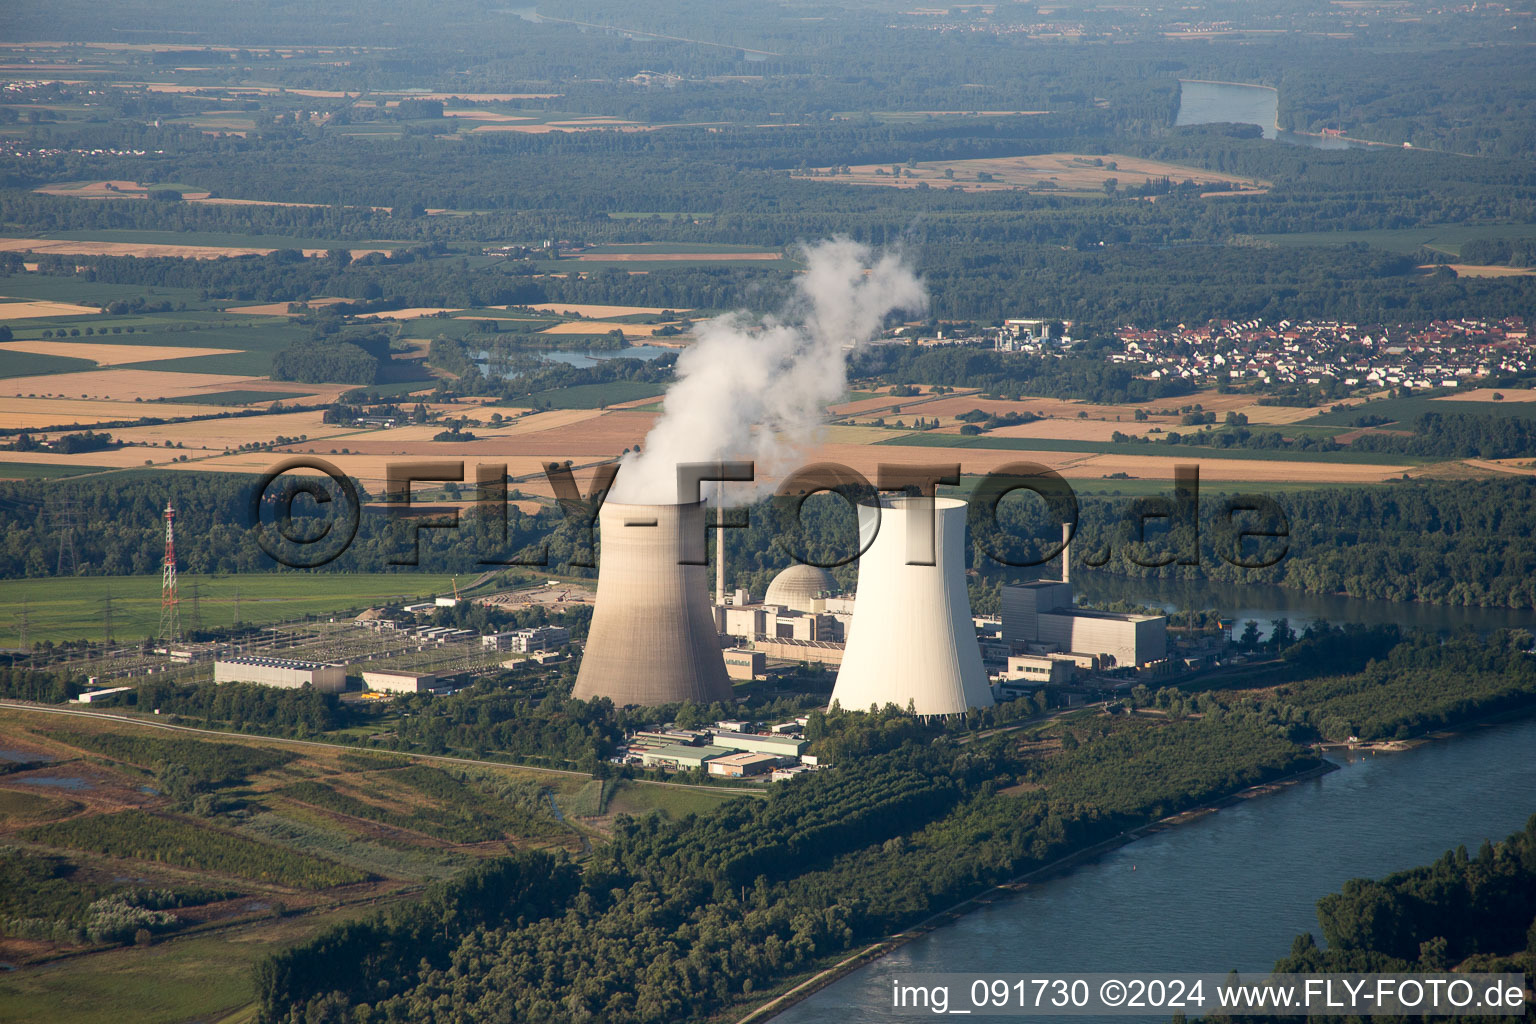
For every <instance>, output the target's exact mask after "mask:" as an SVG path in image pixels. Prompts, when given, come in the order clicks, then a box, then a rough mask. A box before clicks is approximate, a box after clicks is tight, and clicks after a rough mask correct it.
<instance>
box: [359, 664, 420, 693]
mask: <svg viewBox="0 0 1536 1024" xmlns="http://www.w3.org/2000/svg"><path fill="white" fill-rule="evenodd" d="M363 685H364V686H366V687H368V689H370V690H375V691H379V692H384V693H425V692H427V691H428V690H430V689H432V688H433V687H434V686H436V685H437V676H436V674H435V673H432V672H396V671H386V670H384V669H367V670H364V672H363Z"/></svg>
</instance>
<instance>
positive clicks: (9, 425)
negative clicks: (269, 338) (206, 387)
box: [0, 398, 229, 430]
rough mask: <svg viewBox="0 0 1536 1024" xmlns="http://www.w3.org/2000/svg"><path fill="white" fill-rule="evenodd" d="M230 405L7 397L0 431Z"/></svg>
mask: <svg viewBox="0 0 1536 1024" xmlns="http://www.w3.org/2000/svg"><path fill="white" fill-rule="evenodd" d="M228 411H229V406H227V405H192V404H182V403H180V402H177V403H175V404H171V403H169V402H110V401H95V402H93V401H90V400H88V399H80V398H76V399H69V398H8V399H6V401H5V406H4V408H0V429H7V430H16V429H31V428H36V427H51V426H55V425H66V424H75V425H78V426H82V427H89V426H91V425H92V424H95V423H112V422H117V421H119V420H132V419H138V418H139V417H141V416H163V417H167V418H169V417H171V416H213V415H216V414H218V413H221V412H228Z"/></svg>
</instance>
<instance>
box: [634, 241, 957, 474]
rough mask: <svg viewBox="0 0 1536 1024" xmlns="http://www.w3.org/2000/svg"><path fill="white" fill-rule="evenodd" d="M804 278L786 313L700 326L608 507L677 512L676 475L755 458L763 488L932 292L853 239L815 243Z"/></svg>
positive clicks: (894, 260) (807, 252) (889, 256)
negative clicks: (876, 345) (886, 326)
mask: <svg viewBox="0 0 1536 1024" xmlns="http://www.w3.org/2000/svg"><path fill="white" fill-rule="evenodd" d="M803 258H804V260H805V263H806V268H807V272H806V273H805V274H804V275H803V276H802V277H800V278H799V279H798V280H797V281H796V290H795V295H794V298H793V299H792V300H791V302H790V303H789V305H788V308H787V309H786V310H785V311H784V313H783V314H782V315H780V316H766V317H763V318H761V319H754V318H753V317H751V316H750V315H749V314H747V313H745V312H741V311H737V312H734V313H727V314H725V315H723V316H718V317H716V318H714V319H713V320H708V321H705V322H704V323H701V324H699V325H698V327H697V329H696V331H695V334H696V337H697V340H696V341H695V343H694V344H693V345H691V346H690V347H688V348H687V349H685V350H684V351H683V353H682V354H681V355H680V356H678V359H677V370H676V373H677V379H676V380H675V381H674V382H673V384H672V386H671V387H669V388H668V389H667V395H666V399H665V400H664V402H663V403H662V415H661V418H660V419H659V420H658V421H657V422H656V424H655V426H653V427H652V428H651V431H650V433H649V434H647V435H646V438H645V442H644V444H643V445H642V446H641V451H640V452H639V453H636V454H631V455H628V456H626V457H625V459H624V461H623V463H622V468H621V469H620V471H619V475H618V478H617V479H616V480H615V482H614V488H613V494H612V498H613V500H615V501H618V502H625V503H631V504H647V505H666V504H672V503H674V502H676V501H678V499H679V497H680V496H679V495H678V494H677V466H678V465H680V464H682V463H687V462H712V461H717V460H721V459H754V460H756V462H757V464H758V471H757V472H758V479H759V482H760V483H762V482H764V478H765V477H772V476H774V475H775V474H776V473H778V472H779V471H780V470H783V469H785V468H786V466H785V462H786V460H788V459H789V458H791V457H792V456H793V454H794V453H795V452H797V451H798V450H800V449H801V448H803V447H804V446H805V445H807V444H808V443H810V442H811V441H812V440H814V437H815V434H816V431H817V429H818V428H819V427H820V425H821V420H822V415H823V413H824V410H825V408H826V406H827V404H828V403H830V402H835V401H837V399H838V398H840V397H841V396H842V394H843V392H844V390H845V388H846V384H847V358H848V353H849V351H850V350H852V349H853V348H856V347H857V346H859V345H862V344H864V343H865V342H867V341H869V340H870V339H871V338H873V337H874V336H875V334H876V333H877V332H878V331H879V330H880V327H881V325H882V324H883V323H884V321H885V318H886V316H887V315H889V314H890V313H892V312H894V311H896V310H906V311H909V312H913V313H919V312H922V311H924V310H926V309H927V306H928V295H927V292H926V291H925V290H924V288H923V285H922V283H921V282H920V281H919V280H918V279H917V277H916V275H915V274H913V272H912V270H911V269H910V268H909V267H908V266H907V264H906V263H905V261H904V260H903V259H902V257H901V254H900V253H899V252H892V251H887V252H884V253H875V252H873V251H871V250H870V249H869V247H867V246H864V245H861V244H859V243H857V242H854V241H852V240H851V239H847V238H834V239H831V240H829V241H825V242H819V243H817V244H815V245H811V246H807V247H806V248H805V249H804V252H803Z"/></svg>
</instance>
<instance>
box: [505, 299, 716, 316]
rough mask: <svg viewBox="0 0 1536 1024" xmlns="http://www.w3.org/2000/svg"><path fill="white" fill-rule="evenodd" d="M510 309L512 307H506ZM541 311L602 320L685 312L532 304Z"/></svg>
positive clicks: (578, 304)
mask: <svg viewBox="0 0 1536 1024" xmlns="http://www.w3.org/2000/svg"><path fill="white" fill-rule="evenodd" d="M507 308H508V309H511V308H512V307H510V306H509V307H507ZM518 308H522V309H536V310H538V311H539V312H541V313H560V314H563V315H566V316H584V317H591V318H593V319H597V320H602V319H604V318H606V317H610V316H660V315H661V314H662V313H687V312H689V310H686V309H658V308H657V307H655V306H594V305H589V304H587V305H584V304H582V303H570V302H540V303H537V304H535V305H532V306H524V307H518Z"/></svg>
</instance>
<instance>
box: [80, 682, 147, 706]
mask: <svg viewBox="0 0 1536 1024" xmlns="http://www.w3.org/2000/svg"><path fill="white" fill-rule="evenodd" d="M133 690H134V687H132V686H112V687H108V688H107V689H105V690H87V691H86V692H84V693H82V694H81V695H80V696H78V697H76V698H75V703H76V704H101V703H104V702H106V701H110V700H111V699H112V698H114V697H121V696H122V695H123V694H125V693H132V692H133Z"/></svg>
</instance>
